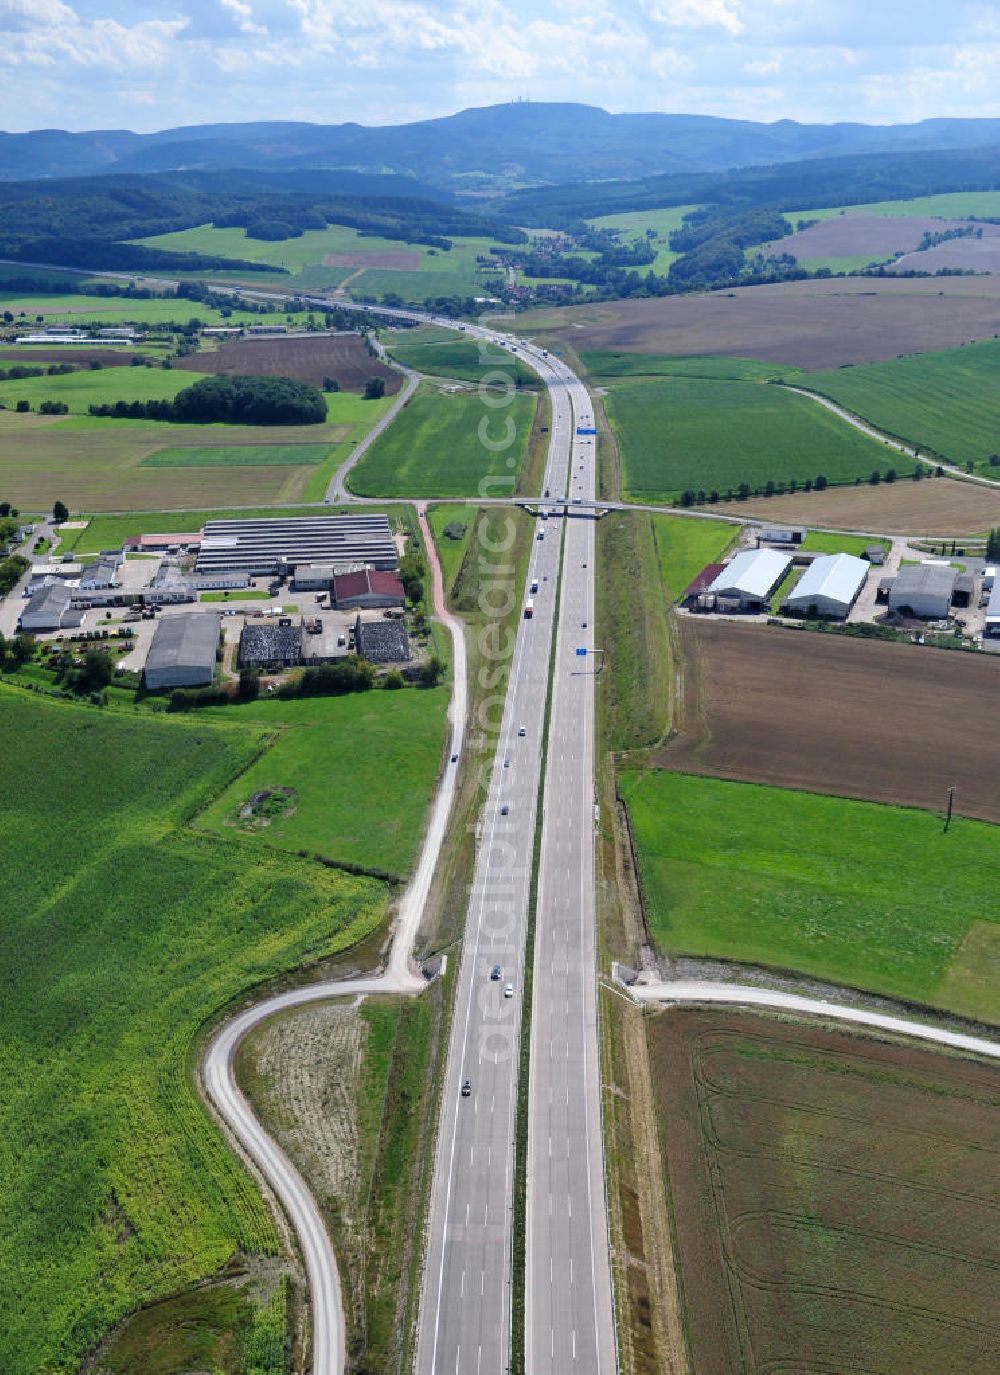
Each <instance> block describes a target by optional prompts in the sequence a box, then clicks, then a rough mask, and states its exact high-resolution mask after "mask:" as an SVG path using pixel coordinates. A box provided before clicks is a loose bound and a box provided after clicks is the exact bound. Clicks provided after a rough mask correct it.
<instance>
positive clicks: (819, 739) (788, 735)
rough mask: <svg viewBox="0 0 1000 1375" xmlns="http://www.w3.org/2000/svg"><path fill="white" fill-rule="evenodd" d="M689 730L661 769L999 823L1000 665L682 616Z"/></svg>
mask: <svg viewBox="0 0 1000 1375" xmlns="http://www.w3.org/2000/svg"><path fill="white" fill-rule="evenodd" d="M679 624H680V640H681V650H682V655H683V661H684V667H683V674H684V676H683V684H684V687H683V705H682V709H681V722H680V734H679V735H677V736H676V737H675V738H674V739H673V740H672V741H671V742H670V743H669V744H668V745H667V746H666V747H665V748H664V749H663V750H661V751H660V752H659V754H658V755H657V757H656V761H655V762H656V763H657V764H658V765H659V766H660V767H661V768H668V769H675V770H677V771H678V772H681V773H699V774H708V775H710V776H712V777H716V778H732V779H739V780H743V781H745V782H751V783H770V784H775V785H777V786H779V787H785V788H802V789H805V790H806V791H809V792H820V793H831V794H834V795H836V796H839V797H855V798H862V799H868V800H871V801H874V802H890V803H899V804H903V805H906V806H914V807H927V808H931V809H941V808H943V806H944V804H945V802H946V801H947V792H948V788H949V787H954V788H955V789H956V792H955V810H956V811H957V812H959V813H961V814H962V815H964V816H971V817H978V818H980V819H981V820H984V821H993V822H1000V786H998V783H997V780H998V779H1000V736H998V734H997V732H996V731H994V730H993V729H992V728H991V726H990V724H989V723H990V721H991V720H992V718H993V715H994V713H995V708H996V702H997V699H998V696H1000V661H998V660H997V659H996V658H994V657H993V656H992V655H990V656H987V655H982V656H980V655H973V654H963V653H960V652H953V651H947V650H940V649H929V648H926V647H922V646H917V645H904V644H886V643H881V642H878V641H867V640H856V639H848V638H847V637H842V636H839V635H823V634H819V633H816V632H813V631H808V630H779V629H777V628H775V627H773V626H760V625H737V624H734V623H732V622H725V621H709V620H700V619H698V618H696V617H693V616H685V617H681V618H680V622H679Z"/></svg>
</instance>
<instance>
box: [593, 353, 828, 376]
mask: <svg viewBox="0 0 1000 1375" xmlns="http://www.w3.org/2000/svg"><path fill="white" fill-rule="evenodd" d="M580 357H581V359H582V361H583V364H584V367H585V368H586V370H587V373H588V375H589V376H590V378H591V379H592V380H593V381H595V382H597V383H602V382H605V381H608V380H610V379H614V378H618V377H695V378H703V379H705V380H707V381H714V382H719V381H722V382H769V381H771V380H772V379H773V378H779V379H781V380H782V381H787V382H795V381H797V380H798V379H799V378H800V377H801V376H802V371H801V369H800V368H791V367H788V366H787V365H785V364H783V363H767V362H762V361H761V360H760V359H759V358H728V357H726V356H725V355H720V356H719V357H713V356H712V355H711V354H696V355H694V356H693V357H691V358H679V357H671V356H670V355H667V354H655V353H616V352H611V351H608V350H594V351H592V352H584V353H582V354H581V355H580Z"/></svg>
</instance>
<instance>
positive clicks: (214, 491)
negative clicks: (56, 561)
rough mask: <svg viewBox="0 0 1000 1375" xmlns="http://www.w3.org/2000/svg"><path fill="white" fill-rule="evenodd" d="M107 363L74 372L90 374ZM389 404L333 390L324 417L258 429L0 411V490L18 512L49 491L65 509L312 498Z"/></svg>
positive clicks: (43, 501)
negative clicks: (234, 471) (312, 421)
mask: <svg viewBox="0 0 1000 1375" xmlns="http://www.w3.org/2000/svg"><path fill="white" fill-rule="evenodd" d="M109 371H110V369H106V370H105V371H104V372H96V373H89V372H88V373H86V374H83V376H85V377H97V378H100V377H104V376H107V375H108V372H109ZM116 371H117V372H124V373H126V374H131V373H140V374H142V375H143V376H146V377H150V376H153V377H166V378H172V379H174V382H175V384H176V382H177V379H181V378H185V377H186V378H187V380H188V381H189V382H190V381H191V380H192V375H191V374H190V373H186V374H185V373H181V372H156V373H149V372H147V371H146V369H145V368H125V369H116ZM33 380H36V381H47V380H51V381H53V382H65V381H69V380H72V379H71V378H69V377H55V378H52V379H46V378H38V379H33ZM7 385H8V386H11V385H13V386H17V385H19V384H16V383H14V384H10V383H8V384H7ZM390 404H391V402H390V401H389V400H388V399H387V398H384V399H382V400H379V401H365V400H363V398H361V397H360V396H356V395H355V394H354V393H353V392H334V393H332V394H331V395H329V396H328V397H327V414H328V417H329V422H328V423H327V424H326V425H269V426H266V427H264V426H260V425H221V424H220V425H180V424H171V423H169V422H166V421H161V422H153V421H146V420H104V419H98V418H96V417H93V416H87V415H70V416H68V417H60V416H42V415H38V414H37V413H36V412H32V413H30V414H27V415H21V414H17V413H16V412H14V411H11V410H0V489H2V490H3V492H4V496H5V498H6V499H7V500H8V501H13V502H16V503H17V504H18V505H19V506H20V507H21V508H22V509H23V510H27V511H37V510H43V511H44V510H47V509H48V508H50V507H51V505H52V502H53V501H54V500H56V499H57V498H58V499H59V500H61V501H64V502H66V504H67V505H68V506H69V507H70V508H71V509H72V510H74V511H81V510H82V511H100V510H124V509H126V508H129V507H131V508H134V509H135V510H137V511H156V510H162V509H163V508H165V507H167V508H170V507H194V508H199V507H216V506H222V505H224V504H227V503H228V504H230V505H232V504H234V503H235V504H237V505H240V506H253V505H260V506H265V505H268V506H273V505H278V504H285V503H289V502H300V501H318V500H321V499H322V497H323V495H324V492H325V490H326V486H327V483H328V482H329V479H330V477H331V475H332V473H333V472H334V470H335V469H336V468H337V467H338V466H339V464H341V463H342V462H343V461H344V460H345V458H346V457H347V456H348V454H349V452H350V448H349V446H350V445H351V444H352V443H356V442H357V440H358V439H360V438H361V437H362V436H363V435H364V434H366V433H367V431H368V430H369V428H370V427H371V426H372V425H374V424H375V422H376V421H377V420H378V418H379V416H381V415H383V414H384V413H385V410H386V409H387V407H388V406H389V405H390ZM296 454H298V457H296ZM189 460H191V461H189ZM233 467H239V470H240V471H239V487H238V490H237V491H235V492H234V488H233V481H232V472H231V471H227V470H231V469H232V468H233ZM187 519H189V518H185V524H184V526H183V528H185V529H186V528H187V524H186V521H187ZM128 524H129V525H130V526H131V525H132V524H134V522H132V521H129V522H128ZM178 528H180V527H178ZM125 533H126V534H129V533H131V530H126V532H125Z"/></svg>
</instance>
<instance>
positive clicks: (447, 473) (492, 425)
mask: <svg viewBox="0 0 1000 1375" xmlns="http://www.w3.org/2000/svg"><path fill="white" fill-rule="evenodd" d="M537 405H538V398H537V395H536V394H535V393H533V392H528V391H524V392H520V393H518V394H517V395H514V396H512V397H511V398H510V404H509V405H507V406H505V407H503V408H502V409H498V408H495V407H494V408H491V407H488V406H487V405H486V404H485V403H484V401H483V399H482V397H481V396H479V395H478V394H477V393H475V392H470V391H466V390H461V391H445V390H442V389H440V388H439V387H437V386H435V385H433V384H430V383H423V384H422V385H421V386H420V387H419V388H418V390H417V391H416V393H415V394H414V396H413V397H411V399H410V400H409V401H408V402H407V403H406V405H405V406H404V407H403V409H402V411H400V413H399V415H398V416H397V417H396V419H395V420H394V421H393V423H392V424H391V425H390V426H389V428H388V429H387V430H384V431H383V432H382V434H380V435H379V437H378V439H376V440H375V442H374V444H372V446H371V447H370V448H369V449H367V450H366V452H365V454H364V456H363V457H362V459H361V460H360V462H359V463H358V465H357V467H355V468H352V469H351V472H350V474H349V475H348V478H347V485H348V486H349V487H350V489H351V491H352V492H355V493H357V494H358V495H359V496H370V497H378V496H386V497H389V496H427V497H472V496H480V495H485V496H509V495H512V494H513V493H514V491H515V490H516V484H517V480H518V479H519V477H520V474H521V470H522V468H523V467H524V464H525V460H526V458H527V454H528V445H529V441H530V438H531V431H532V425H533V423H534V419H535V411H536V407H537ZM508 420H510V421H511V422H512V426H513V428H512V429H511V427H510V426H508V424H507V421H508ZM508 432H509V433H510V434H511V435H512V437H513V442H512V443H511V444H510V445H509V446H508V445H506V443H505V441H506V438H507V435H508ZM484 437H485V440H486V441H489V442H491V443H492V444H494V445H497V444H499V445H500V446H501V447H499V448H496V447H492V448H491V447H487V443H486V442H484Z"/></svg>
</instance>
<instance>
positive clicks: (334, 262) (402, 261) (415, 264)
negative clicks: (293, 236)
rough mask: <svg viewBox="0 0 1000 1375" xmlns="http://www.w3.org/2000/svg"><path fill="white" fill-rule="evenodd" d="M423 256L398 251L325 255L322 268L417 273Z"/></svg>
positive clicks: (418, 252) (417, 253) (417, 252)
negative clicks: (352, 268)
mask: <svg viewBox="0 0 1000 1375" xmlns="http://www.w3.org/2000/svg"><path fill="white" fill-rule="evenodd" d="M422 258H423V254H422V253H421V252H420V251H419V250H413V249H411V250H410V251H409V252H407V250H405V249H400V250H399V251H398V252H393V251H392V250H391V249H390V250H388V251H387V252H385V253H326V254H324V256H323V266H324V267H380V268H382V269H383V270H385V271H387V272H419V271H420V263H421V260H422Z"/></svg>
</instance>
